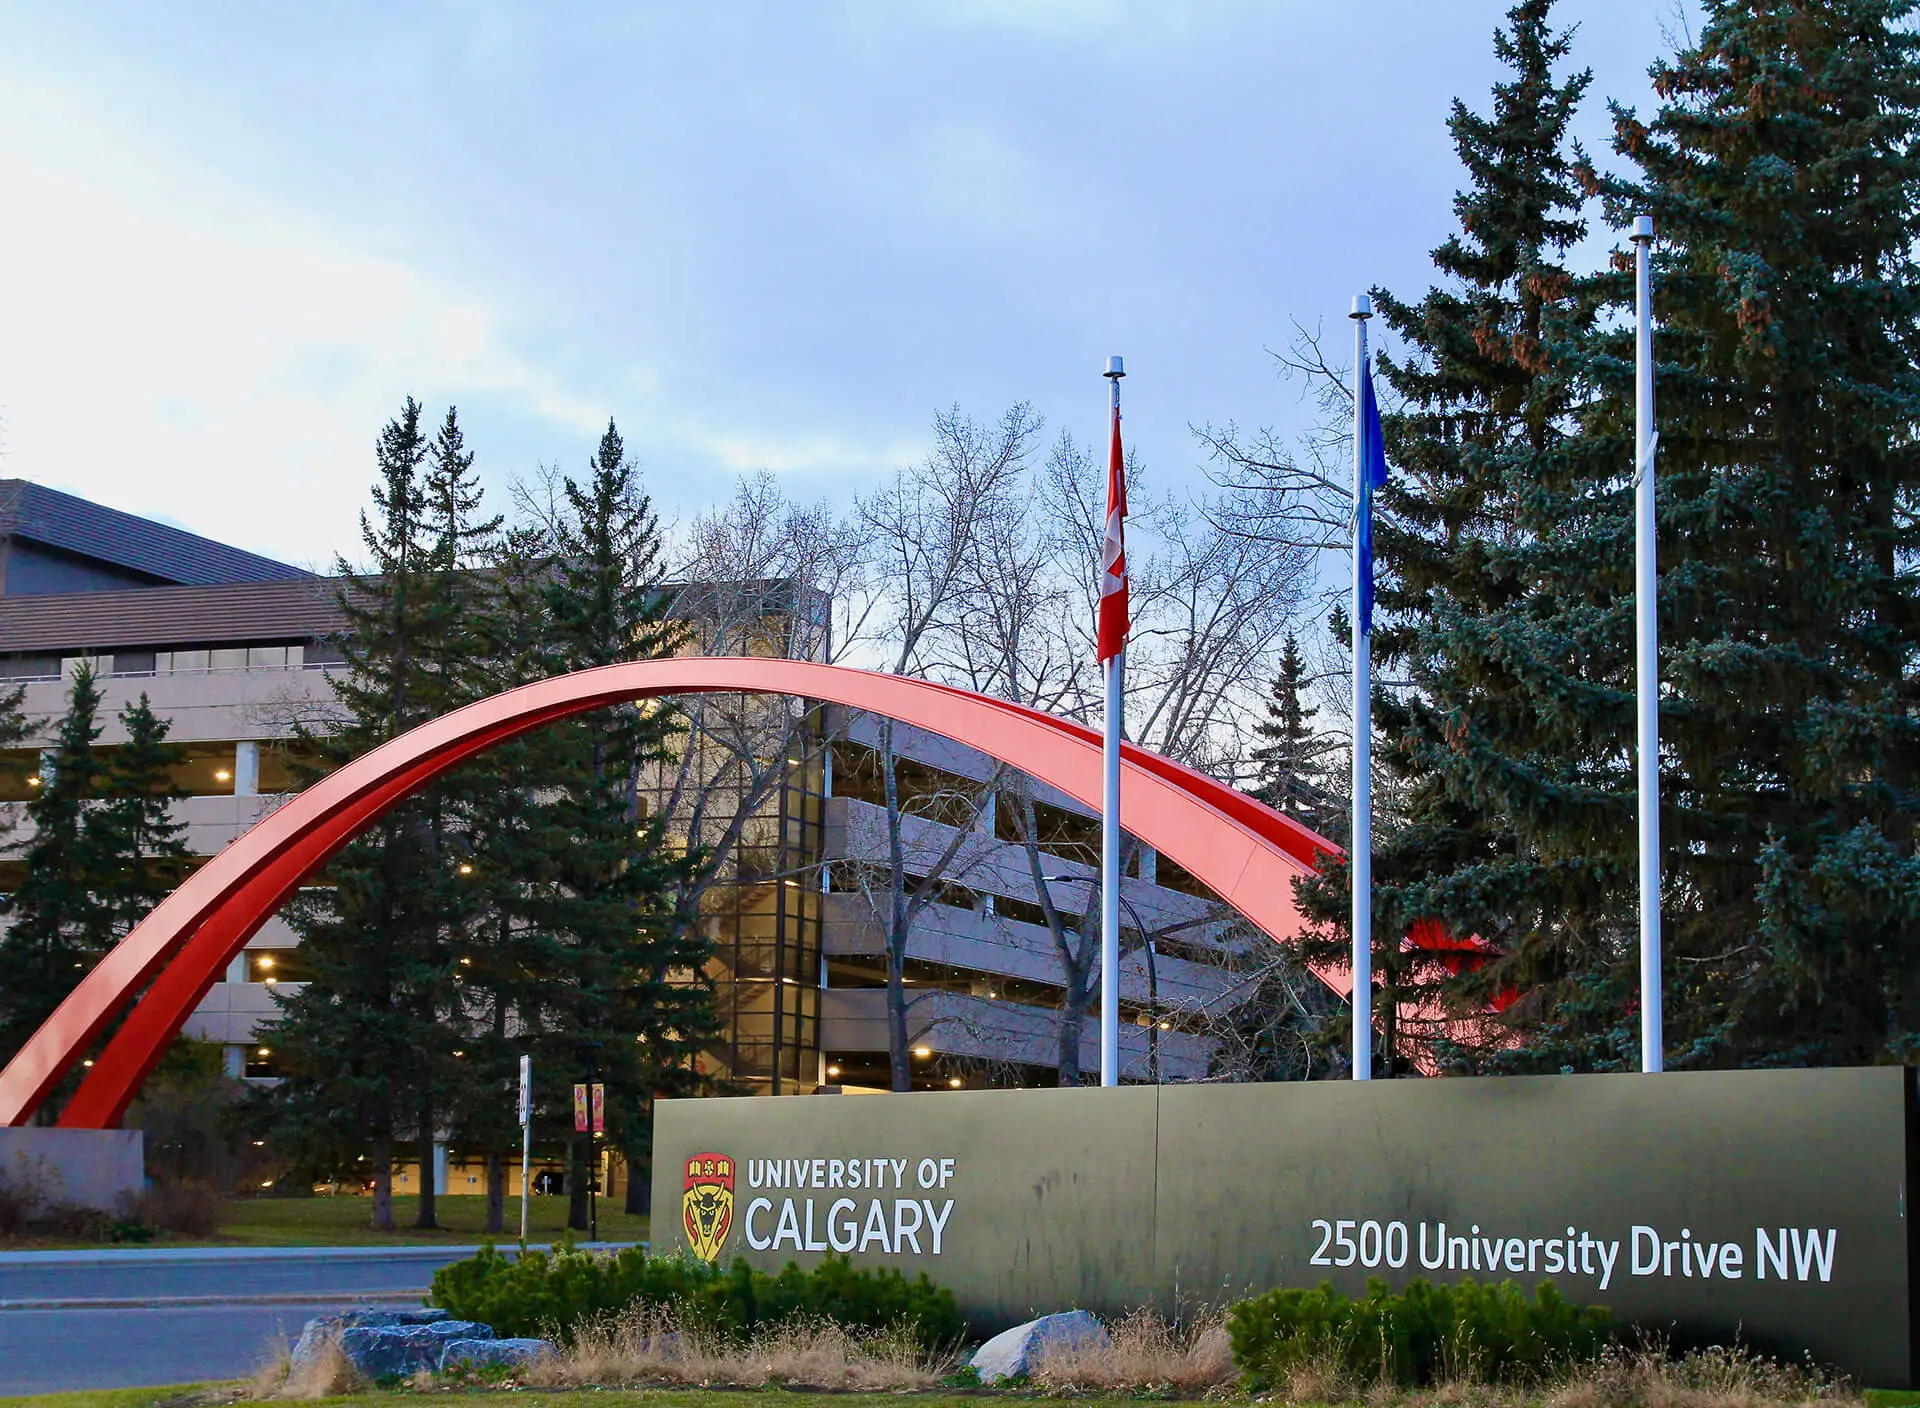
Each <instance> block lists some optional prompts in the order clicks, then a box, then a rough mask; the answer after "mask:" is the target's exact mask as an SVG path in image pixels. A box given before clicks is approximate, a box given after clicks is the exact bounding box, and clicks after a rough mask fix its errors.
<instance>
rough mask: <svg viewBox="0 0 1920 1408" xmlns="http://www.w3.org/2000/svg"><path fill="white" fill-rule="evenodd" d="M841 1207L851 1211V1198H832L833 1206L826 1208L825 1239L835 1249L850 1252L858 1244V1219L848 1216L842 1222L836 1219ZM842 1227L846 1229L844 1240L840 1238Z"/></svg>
mask: <svg viewBox="0 0 1920 1408" xmlns="http://www.w3.org/2000/svg"><path fill="white" fill-rule="evenodd" d="M841 1208H845V1209H846V1210H847V1211H848V1212H849V1213H851V1212H852V1211H853V1199H852V1198H835V1199H834V1200H833V1206H832V1207H830V1208H828V1209H827V1240H828V1241H829V1242H831V1243H832V1244H833V1249H834V1250H835V1251H837V1252H850V1251H852V1250H853V1249H854V1248H855V1247H857V1246H858V1245H859V1244H860V1219H859V1218H857V1217H851V1216H850V1217H848V1218H847V1220H846V1221H845V1222H844V1223H842V1222H839V1221H837V1220H836V1219H837V1218H838V1217H839V1216H840V1209H841ZM842 1227H845V1228H846V1231H847V1238H846V1240H845V1241H844V1242H843V1241H841V1240H840V1229H841V1228H842Z"/></svg>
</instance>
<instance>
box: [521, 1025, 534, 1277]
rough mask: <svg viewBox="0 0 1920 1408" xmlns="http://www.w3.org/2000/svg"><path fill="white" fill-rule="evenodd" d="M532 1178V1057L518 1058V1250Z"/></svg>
mask: <svg viewBox="0 0 1920 1408" xmlns="http://www.w3.org/2000/svg"><path fill="white" fill-rule="evenodd" d="M532 1176H533V1057H531V1056H522V1057H521V1058H520V1250H521V1251H525V1250H526V1249H527V1185H528V1180H529V1179H530V1178H531V1177H532Z"/></svg>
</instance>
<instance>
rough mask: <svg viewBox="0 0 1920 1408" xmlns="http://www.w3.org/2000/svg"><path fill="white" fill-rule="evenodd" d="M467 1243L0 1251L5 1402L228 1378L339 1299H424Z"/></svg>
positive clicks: (0, 1361)
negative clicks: (23, 1396)
mask: <svg viewBox="0 0 1920 1408" xmlns="http://www.w3.org/2000/svg"><path fill="white" fill-rule="evenodd" d="M473 1250H474V1249H473V1248H472V1247H373V1248H363V1247H337V1248H336V1247H325V1248H298V1249H292V1248H235V1249H231V1250H229V1249H219V1250H206V1251H200V1250H190V1251H187V1250H183V1251H154V1250H128V1251H99V1252H7V1253H0V1394H16V1393H50V1392H55V1391H58V1390H62V1389H81V1388H129V1387H136V1386H140V1385H145V1384H168V1383H186V1382H191V1381H194V1380H199V1379H232V1378H240V1377H242V1376H244V1375H246V1374H249V1373H251V1372H252V1371H253V1369H254V1368H255V1367H256V1366H257V1365H258V1364H259V1363H260V1361H261V1359H262V1358H263V1357H265V1355H266V1354H267V1352H268V1349H269V1347H270V1345H271V1344H272V1343H273V1341H274V1340H275V1339H276V1338H277V1337H278V1336H280V1335H283V1334H284V1335H286V1336H287V1337H288V1338H289V1339H292V1338H294V1337H296V1336H298V1335H299V1333H300V1327H301V1326H302V1325H304V1324H305V1323H306V1322H307V1321H308V1320H309V1319H310V1318H312V1317H313V1316H315V1315H324V1314H326V1313H328V1312H329V1311H333V1310H338V1309H339V1308H340V1307H341V1306H342V1305H344V1304H351V1303H356V1302H363V1301H385V1302H392V1303H397V1304H403V1305H404V1304H413V1305H418V1304H420V1301H421V1297H422V1296H423V1295H424V1294H425V1292H426V1288H427V1286H428V1284H429V1283H430V1282H431V1281H432V1280H433V1273H434V1271H435V1269H436V1268H438V1267H441V1266H444V1265H445V1264H446V1263H448V1262H450V1261H457V1260H459V1259H460V1258H461V1257H464V1256H467V1255H470V1254H471V1253H472V1252H473Z"/></svg>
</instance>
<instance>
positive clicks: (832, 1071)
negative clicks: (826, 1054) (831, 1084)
mask: <svg viewBox="0 0 1920 1408" xmlns="http://www.w3.org/2000/svg"><path fill="white" fill-rule="evenodd" d="M827 1074H828V1075H830V1076H837V1075H839V1074H840V1068H839V1067H838V1066H828V1067H827Z"/></svg>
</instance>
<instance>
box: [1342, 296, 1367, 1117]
mask: <svg viewBox="0 0 1920 1408" xmlns="http://www.w3.org/2000/svg"><path fill="white" fill-rule="evenodd" d="M1349 316H1350V317H1351V318H1352V319H1353V548H1354V551H1353V835H1352V840H1351V844H1350V845H1349V846H1348V848H1347V855H1348V864H1349V865H1350V866H1351V869H1352V880H1353V1078H1354V1079H1355V1080H1372V1079H1373V791H1372V788H1373V689H1372V685H1373V678H1372V677H1373V661H1372V657H1371V654H1370V651H1369V646H1370V644H1371V642H1370V640H1369V638H1368V635H1367V630H1366V620H1365V616H1364V612H1363V608H1362V605H1361V600H1362V592H1363V590H1364V584H1365V583H1366V581H1367V578H1368V574H1369V573H1371V572H1372V571H1373V564H1372V563H1371V562H1368V561H1363V560H1362V557H1363V554H1362V552H1361V542H1362V540H1363V534H1362V532H1361V524H1362V516H1363V515H1365V514H1368V513H1371V512H1372V511H1373V505H1372V502H1371V500H1372V497H1373V493H1372V486H1371V484H1370V483H1369V482H1368V467H1367V458H1366V426H1365V424H1364V423H1363V420H1362V416H1363V411H1362V406H1363V404H1364V397H1363V395H1362V389H1361V383H1362V380H1363V378H1365V376H1366V374H1367V319H1368V318H1371V317H1372V316H1373V300H1372V299H1371V298H1369V297H1368V296H1367V295H1366V294H1364V293H1362V294H1359V295H1357V296H1355V298H1354V300H1353V312H1352V313H1351V314H1349Z"/></svg>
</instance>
